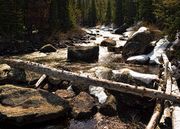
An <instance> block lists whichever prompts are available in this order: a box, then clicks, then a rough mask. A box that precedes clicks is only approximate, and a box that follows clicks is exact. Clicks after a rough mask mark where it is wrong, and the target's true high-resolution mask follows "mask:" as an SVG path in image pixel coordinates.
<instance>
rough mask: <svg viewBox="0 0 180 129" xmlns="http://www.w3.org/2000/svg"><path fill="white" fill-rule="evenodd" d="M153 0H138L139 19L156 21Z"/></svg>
mask: <svg viewBox="0 0 180 129" xmlns="http://www.w3.org/2000/svg"><path fill="white" fill-rule="evenodd" d="M153 10H154V7H153V0H138V19H139V20H143V21H148V22H154V21H155V17H154V14H153Z"/></svg>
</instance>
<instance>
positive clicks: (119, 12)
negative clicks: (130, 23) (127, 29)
mask: <svg viewBox="0 0 180 129" xmlns="http://www.w3.org/2000/svg"><path fill="white" fill-rule="evenodd" d="M115 5H116V7H115V21H114V22H115V25H116V26H121V25H122V24H123V22H124V18H123V3H122V0H115Z"/></svg>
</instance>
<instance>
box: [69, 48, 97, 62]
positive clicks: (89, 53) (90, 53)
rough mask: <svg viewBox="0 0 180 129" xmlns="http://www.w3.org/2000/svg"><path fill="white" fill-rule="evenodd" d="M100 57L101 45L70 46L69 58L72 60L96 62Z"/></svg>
mask: <svg viewBox="0 0 180 129" xmlns="http://www.w3.org/2000/svg"><path fill="white" fill-rule="evenodd" d="M98 57H99V46H86V47H84V46H74V47H68V60H69V61H71V62H74V61H75V62H76V61H83V62H88V63H91V62H96V61H98Z"/></svg>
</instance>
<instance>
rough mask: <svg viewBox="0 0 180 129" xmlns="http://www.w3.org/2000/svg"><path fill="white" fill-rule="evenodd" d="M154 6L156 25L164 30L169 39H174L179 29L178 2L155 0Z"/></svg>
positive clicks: (173, 0)
mask: <svg viewBox="0 0 180 129" xmlns="http://www.w3.org/2000/svg"><path fill="white" fill-rule="evenodd" d="M154 6H155V10H154V14H155V16H156V19H157V23H158V25H159V26H160V27H161V28H162V29H164V30H165V32H166V33H167V34H168V35H169V38H170V39H174V37H175V33H176V31H177V30H179V29H180V1H179V0H156V1H155V2H154Z"/></svg>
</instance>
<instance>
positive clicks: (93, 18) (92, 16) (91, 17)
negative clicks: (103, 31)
mask: <svg viewBox="0 0 180 129" xmlns="http://www.w3.org/2000/svg"><path fill="white" fill-rule="evenodd" d="M88 22H89V26H95V25H96V23H97V11H96V1H95V0H92V2H91V6H90V8H89V14H88Z"/></svg>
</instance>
